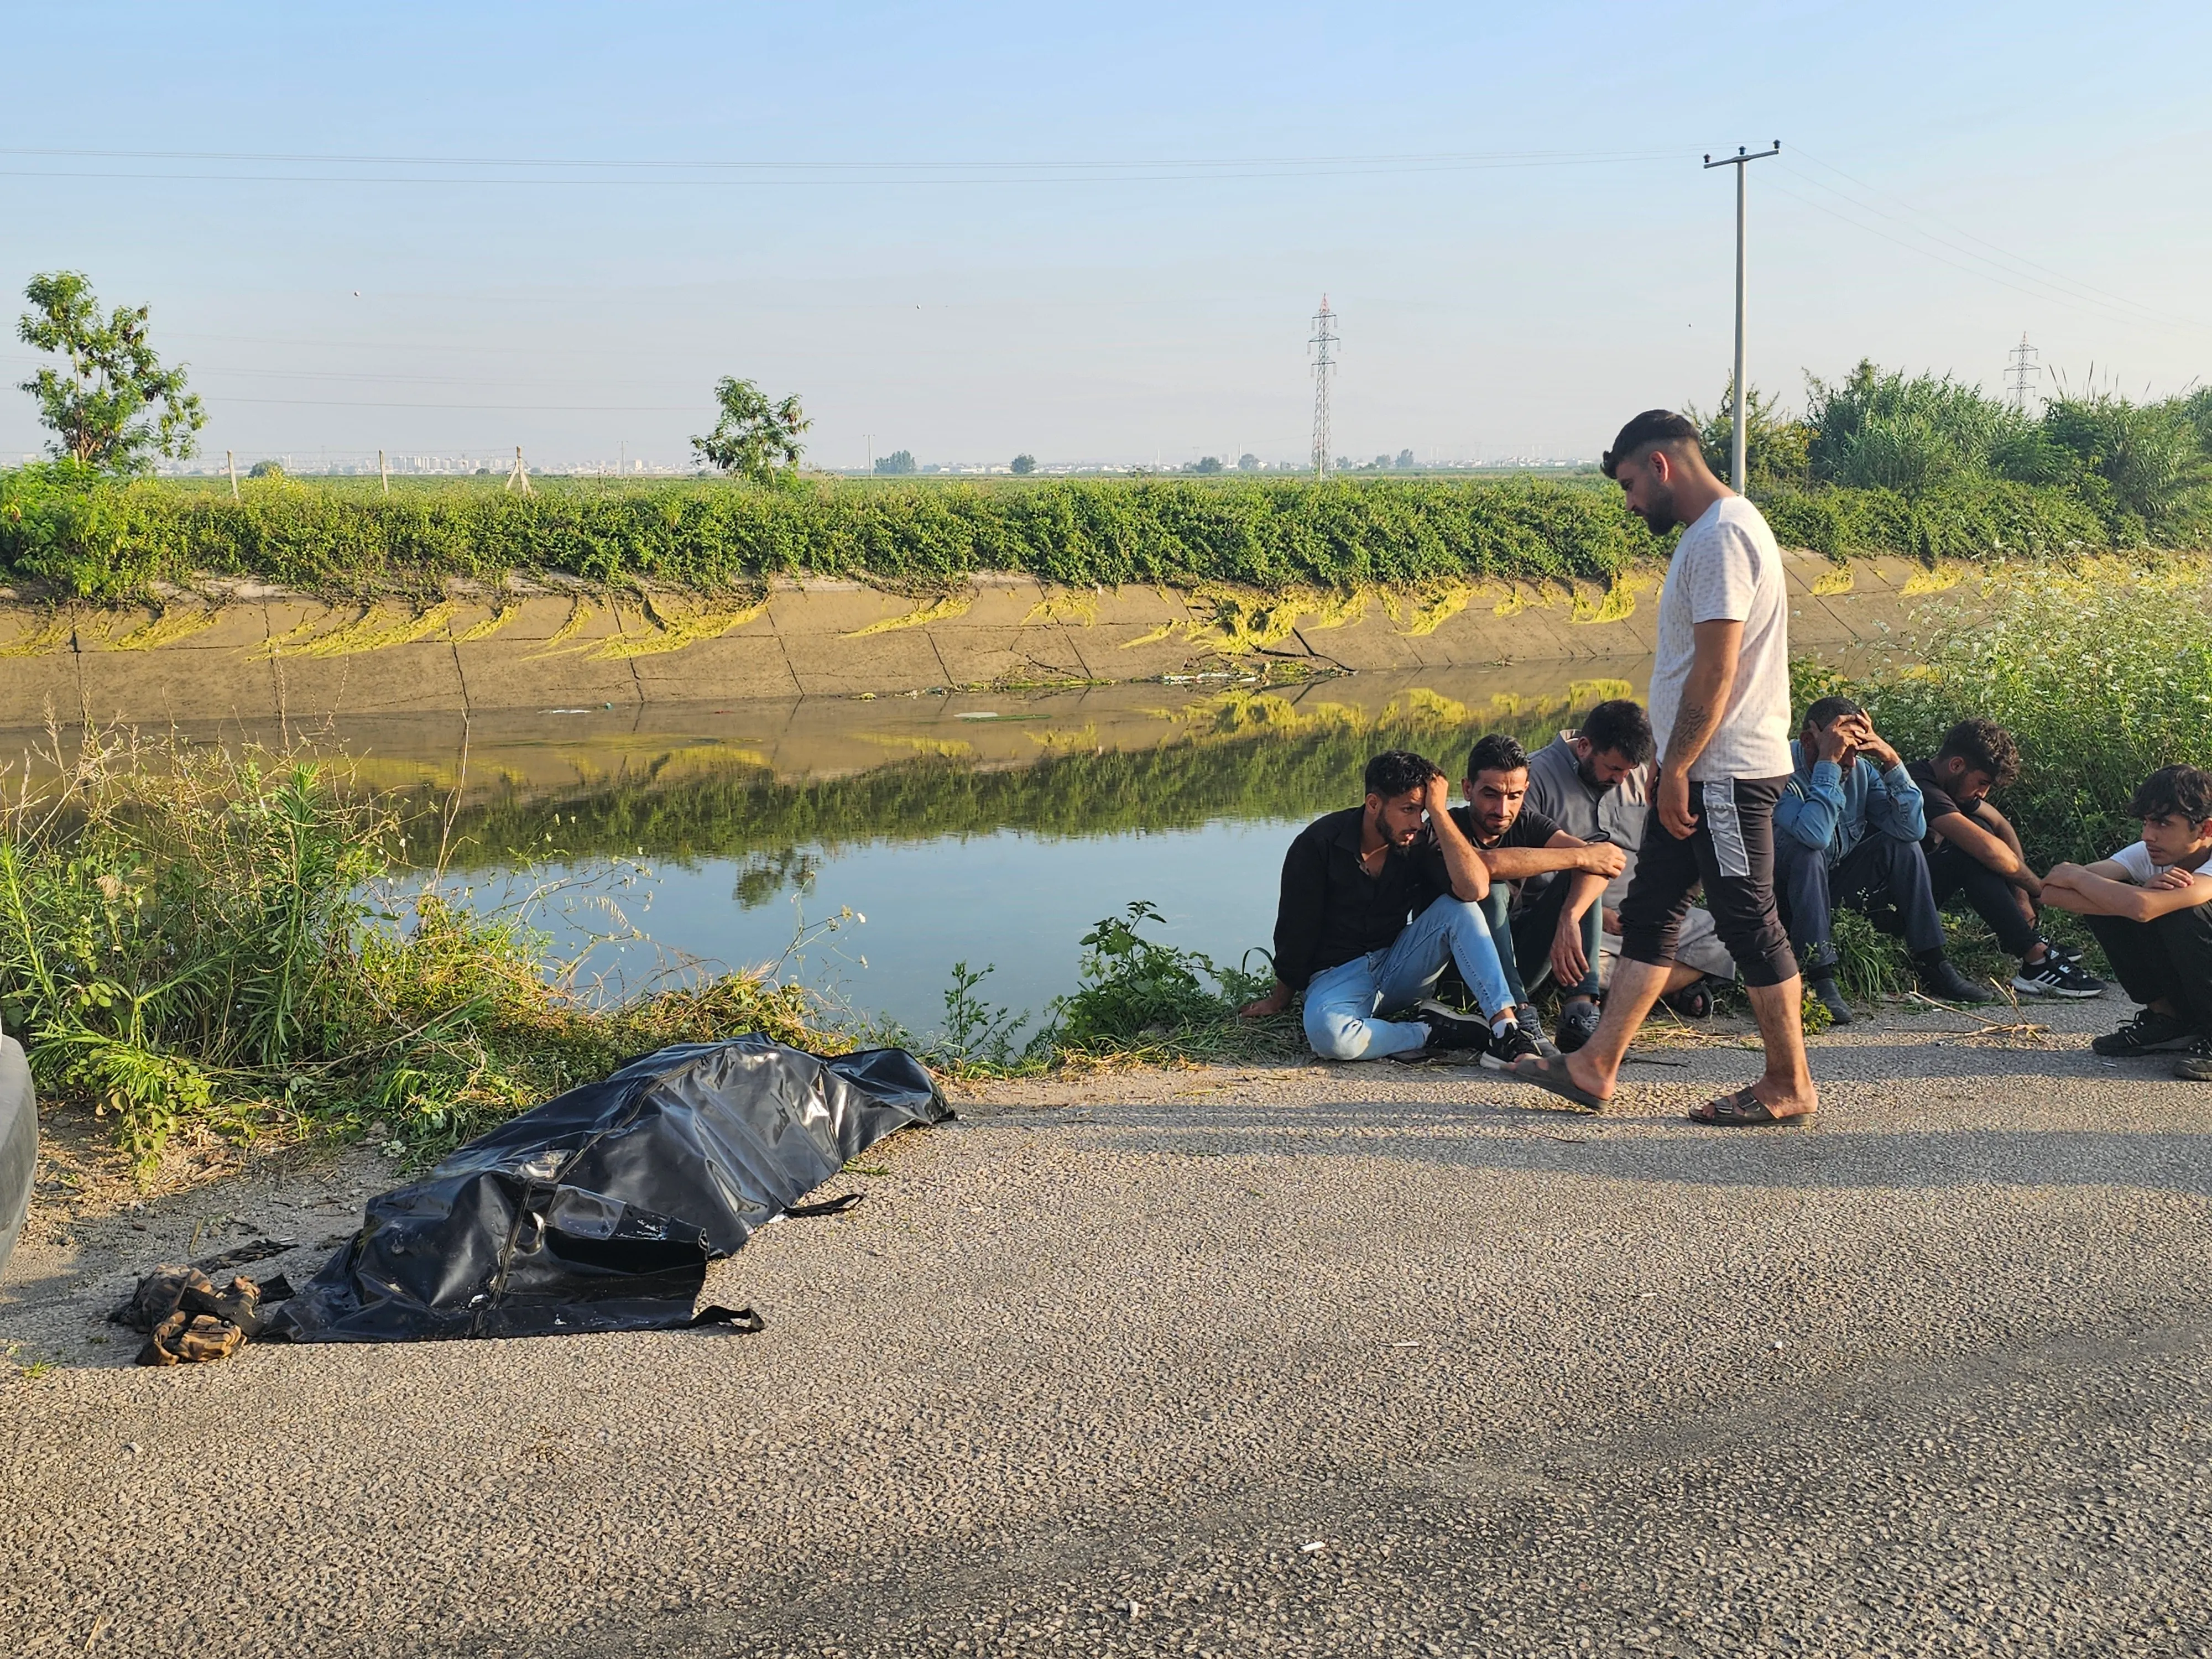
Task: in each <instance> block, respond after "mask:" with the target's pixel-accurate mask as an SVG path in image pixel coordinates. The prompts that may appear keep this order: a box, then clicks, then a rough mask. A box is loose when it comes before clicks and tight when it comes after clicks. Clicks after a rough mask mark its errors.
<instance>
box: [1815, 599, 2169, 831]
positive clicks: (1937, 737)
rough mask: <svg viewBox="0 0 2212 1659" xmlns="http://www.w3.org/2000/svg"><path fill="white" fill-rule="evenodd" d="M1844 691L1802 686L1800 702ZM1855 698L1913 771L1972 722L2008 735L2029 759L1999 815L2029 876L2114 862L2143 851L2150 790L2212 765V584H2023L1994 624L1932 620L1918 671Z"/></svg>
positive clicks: (1978, 614) (1989, 616) (1820, 674)
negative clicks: (2132, 846)
mask: <svg viewBox="0 0 2212 1659" xmlns="http://www.w3.org/2000/svg"><path fill="white" fill-rule="evenodd" d="M1831 684H1844V682H1842V681H1840V680H1839V679H1838V677H1836V676H1834V675H1832V674H1829V673H1826V672H1825V671H1817V670H1814V671H1810V672H1806V673H1801V676H1800V684H1799V690H1800V695H1801V697H1802V696H1810V695H1818V694H1819V692H1820V690H1821V689H1822V688H1823V687H1824V686H1826V685H1831ZM1850 689H1852V690H1855V691H1856V692H1857V695H1858V696H1861V697H1862V698H1863V700H1864V701H1865V702H1866V704H1867V706H1868V708H1869V710H1870V711H1871V712H1872V714H1874V716H1875V722H1876V724H1877V725H1878V726H1880V727H1881V731H1882V733H1883V735H1884V736H1886V737H1887V738H1889V740H1890V741H1891V742H1892V743H1893V744H1896V746H1897V747H1898V749H1899V751H1900V752H1902V753H1903V754H1905V756H1906V757H1908V758H1910V757H1917V756H1921V755H1932V754H1933V753H1934V752H1935V751H1936V746H1937V745H1938V744H1940V743H1941V741H1942V736H1943V733H1944V732H1945V731H1946V730H1947V729H1948V728H1949V726H1951V725H1952V723H1953V722H1954V721H1956V720H1960V719H1962V718H1964V717H1965V716H1966V715H1969V714H1980V715H1984V716H1987V717H1988V718H1989V719H1991V720H1996V722H1997V723H1998V724H1999V725H2001V726H2004V727H2005V728H2006V729H2007V730H2008V731H2009V732H2012V734H2013V735H2014V737H2015V738H2017V739H2018V741H2019V744H2020V749H2021V776H2020V781H2018V782H2017V783H2015V784H2014V785H2013V786H2012V787H2009V788H2008V789H2006V790H2004V791H2002V793H2000V794H1999V795H1998V796H1997V797H1996V805H1997V807H1998V808H1999V810H2001V811H2003V812H2004V813H2005V814H2006V815H2007V816H2008V817H2010V818H2011V819H2012V820H2013V822H2014V823H2015V824H2016V825H2017V826H2018V827H2019V829H2020V835H2021V843H2022V845H2023V847H2024V848H2026V850H2027V854H2028V857H2029V860H2030V861H2031V862H2032V863H2033V864H2034V865H2035V866H2036V867H2037V868H2039V869H2041V868H2044V867H2045V866H2049V865H2051V864H2052V863H2055V862H2057V861H2059V860H2075V861H2077V862H2079V861H2085V860H2093V859H2100V858H2103V857H2106V856H2107V855H2108V854H2111V853H2112V851H2113V850H2114V849H2115V848H2118V847H2121V846H2124V845H2125V844H2126V843H2127V842H2131V841H2134V840H2135V839H2136V837H2137V835H2138V833H2139V826H2138V825H2137V824H2136V821H2135V820H2134V819H2132V818H2130V817H2129V815H2128V810H2127V809H2128V801H2129V799H2130V796H2131V795H2132V794H2133V793H2134V792H2135V788H2136V785H2137V784H2138V783H2140V782H2141V781H2142V780H2143V778H2144V777H2146V776H2147V775H2149V774H2150V773H2151V772H2153V771H2154V770H2156V769H2158V768H2160V767H2161V766H2169V765H2172V764H2174V763H2178V762H2188V763H2191V764H2194V765H2199V766H2202V765H2206V764H2212V580H2208V579H2207V577H2206V575H2205V573H2204V571H2203V568H2201V567H2196V566H2189V565H2173V566H2170V567H2166V568H2153V569H2148V570H2145V569H2142V568H2136V567H2133V566H2127V565H2123V564H2121V563H2119V562H2117V561H2111V562H2101V563H2092V564H2090V565H2087V566H2086V567H2084V568H2081V569H2080V570H2078V571H2074V572H2059V571H2044V572H2039V573H2037V574H2035V575H2034V576H2033V578H2032V579H2029V578H2025V577H2023V578H2018V579H2015V580H2012V581H2010V582H2008V584H2007V585H2006V586H2004V588H2003V589H2002V591H2001V592H2000V593H1999V595H1998V596H1997V600H1996V605H1994V607H1993V608H1992V607H1987V606H1978V607H1977V610H1976V611H1975V612H1974V613H1973V614H1972V616H1971V617H1970V616H1969V615H1968V614H1966V612H1965V611H1963V610H1962V611H1960V613H1959V614H1957V615H1956V616H1955V617H1943V616H1942V615H1940V614H1939V615H1937V616H1936V617H1931V618H1930V619H1929V622H1928V623H1927V624H1926V626H1925V629H1924V633H1923V638H1922V639H1921V640H1919V641H1917V642H1916V643H1915V647H1914V652H1913V655H1912V657H1911V658H1910V659H1901V660H1900V661H1899V662H1898V663H1897V664H1896V665H1893V667H1891V668H1889V669H1887V670H1885V671H1881V672H1878V673H1876V674H1875V675H1873V676H1871V677H1869V678H1868V679H1867V680H1866V681H1865V682H1863V683H1862V684H1858V685H1857V686H1854V687H1851V688H1850Z"/></svg>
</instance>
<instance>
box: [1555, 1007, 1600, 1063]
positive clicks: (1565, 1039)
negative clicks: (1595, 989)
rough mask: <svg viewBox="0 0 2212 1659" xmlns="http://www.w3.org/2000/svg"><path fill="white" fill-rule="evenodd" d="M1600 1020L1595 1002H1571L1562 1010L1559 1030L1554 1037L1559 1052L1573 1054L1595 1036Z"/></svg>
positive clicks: (1560, 1011)
mask: <svg viewBox="0 0 2212 1659" xmlns="http://www.w3.org/2000/svg"><path fill="white" fill-rule="evenodd" d="M1599 1018H1600V1016H1599V1013H1598V1006H1597V1004H1595V1002H1571V1003H1569V1004H1568V1005H1567V1006H1565V1007H1564V1008H1562V1009H1560V1010H1559V1030H1557V1031H1556V1032H1555V1033H1554V1034H1553V1041H1554V1042H1557V1043H1558V1044H1559V1052H1560V1053H1561V1054H1572V1053H1574V1051H1575V1050H1576V1049H1577V1048H1581V1047H1582V1046H1583V1044H1584V1043H1585V1042H1589V1040H1590V1039H1591V1038H1592V1037H1594V1036H1596V1035H1597V1023H1598V1019H1599Z"/></svg>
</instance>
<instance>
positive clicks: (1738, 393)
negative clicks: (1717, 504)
mask: <svg viewBox="0 0 2212 1659" xmlns="http://www.w3.org/2000/svg"><path fill="white" fill-rule="evenodd" d="M1781 154H1782V141H1781V140H1780V139H1779V138H1777V139H1776V140H1775V141H1774V147H1773V148H1772V149H1762V150H1757V151H1747V150H1745V149H1744V147H1743V146H1742V145H1741V144H1738V145H1737V146H1736V147H1735V155H1723V156H1722V157H1721V159H1720V160H1719V161H1715V160H1713V158H1712V157H1711V156H1710V155H1708V156H1707V157H1705V171H1706V172H1708V173H1711V171H1712V170H1713V169H1714V168H1715V167H1734V168H1735V380H1732V381H1730V382H1729V488H1730V489H1733V490H1735V492H1736V494H1738V495H1741V494H1742V493H1743V477H1744V466H1743V448H1744V440H1745V437H1746V436H1747V434H1748V431H1749V428H1750V425H1751V423H1750V422H1749V421H1747V420H1746V419H1745V418H1744V411H1745V410H1746V409H1747V407H1748V406H1749V404H1750V393H1749V392H1747V390H1746V389H1745V388H1746V386H1747V382H1746V380H1744V378H1743V289H1744V281H1743V275H1744V253H1743V238H1744V227H1745V218H1746V210H1745V205H1744V191H1743V170H1744V168H1746V167H1748V166H1749V165H1750V164H1751V163H1752V162H1753V161H1765V159H1766V158H1767V157H1768V156H1770V155H1781Z"/></svg>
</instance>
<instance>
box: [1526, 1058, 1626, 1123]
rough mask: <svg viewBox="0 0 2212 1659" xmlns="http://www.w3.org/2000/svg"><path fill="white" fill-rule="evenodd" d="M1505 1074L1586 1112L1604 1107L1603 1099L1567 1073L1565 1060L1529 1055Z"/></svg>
mask: <svg viewBox="0 0 2212 1659" xmlns="http://www.w3.org/2000/svg"><path fill="white" fill-rule="evenodd" d="M1506 1075H1507V1076H1508V1077H1510V1078H1514V1079H1518V1080H1519V1081H1520V1082H1522V1083H1533V1084H1534V1085H1536V1086H1537V1087H1538V1088H1539V1089H1546V1090H1549V1091H1551V1092H1552V1093H1553V1094H1555V1095H1557V1096H1559V1098H1560V1099H1562V1100H1565V1101H1571V1102H1572V1103H1574V1104H1575V1105H1577V1106H1579V1107H1581V1108H1582V1109H1583V1110H1584V1111H1586V1112H1601V1111H1603V1110H1604V1109H1605V1102H1604V1101H1603V1100H1601V1099H1600V1098H1599V1097H1597V1096H1595V1095H1594V1094H1592V1093H1591V1092H1590V1091H1589V1090H1587V1089H1585V1088H1583V1086H1582V1085H1580V1084H1578V1083H1577V1082H1576V1081H1575V1080H1574V1079H1572V1078H1571V1077H1569V1076H1568V1075H1567V1062H1566V1061H1565V1060H1546V1059H1544V1058H1543V1057H1542V1056H1541V1055H1534V1056H1531V1057H1530V1058H1528V1059H1527V1060H1522V1061H1521V1063H1520V1064H1519V1065H1517V1066H1515V1067H1514V1068H1513V1069H1512V1070H1511V1071H1510V1072H1508V1073H1506Z"/></svg>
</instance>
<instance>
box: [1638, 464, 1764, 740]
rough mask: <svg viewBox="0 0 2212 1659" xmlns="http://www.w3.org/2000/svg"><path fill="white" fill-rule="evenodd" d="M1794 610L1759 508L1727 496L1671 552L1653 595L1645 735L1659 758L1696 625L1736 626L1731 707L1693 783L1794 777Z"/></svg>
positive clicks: (1686, 668) (1678, 702)
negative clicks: (1655, 631)
mask: <svg viewBox="0 0 2212 1659" xmlns="http://www.w3.org/2000/svg"><path fill="white" fill-rule="evenodd" d="M1789 617H1790V605H1789V599H1788V596H1787V594H1785V593H1784V591H1783V584H1782V550H1781V549H1779V548H1778V547H1777V546H1776V545H1775V544H1774V532H1772V531H1771V530H1769V529H1768V528H1767V527H1766V520H1765V519H1764V518H1762V517H1760V516H1759V509H1758V508H1757V507H1753V505H1752V504H1751V503H1750V502H1749V501H1746V500H1744V499H1743V497H1742V496H1741V495H1723V497H1722V498H1721V499H1720V500H1719V501H1716V502H1714V503H1713V504H1712V506H1711V507H1707V508H1706V509H1705V512H1704V513H1701V514H1699V519H1698V521H1697V522H1696V523H1695V524H1693V525H1692V526H1690V527H1689V528H1688V529H1687V530H1685V531H1684V532H1682V539H1681V540H1680V542H1678V543H1677V544H1675V547H1674V562H1673V563H1671V564H1669V565H1668V567H1667V582H1666V586H1664V587H1662V589H1661V590H1660V593H1659V659H1658V661H1657V663H1656V665H1654V666H1653V668H1652V671H1651V733H1652V736H1653V737H1654V738H1656V739H1657V740H1658V744H1659V754H1660V757H1662V759H1663V758H1664V757H1665V756H1666V753H1667V744H1668V741H1669V739H1671V738H1672V737H1673V736H1674V716H1675V714H1676V712H1677V711H1678V710H1679V709H1680V707H1681V702H1682V687H1683V685H1684V684H1685V683H1686V681H1687V680H1688V679H1689V678H1690V664H1691V662H1692V659H1694V658H1695V656H1696V653H1697V636H1696V635H1694V634H1692V632H1691V629H1692V628H1693V627H1695V625H1696V624H1698V623H1706V622H1740V623H1742V624H1743V646H1742V649H1741V652H1740V653H1738V655H1737V657H1736V665H1735V685H1734V686H1733V687H1732V688H1730V690H1729V701H1728V708H1727V709H1726V710H1725V711H1724V712H1723V714H1722V715H1721V723H1720V726H1719V727H1718V728H1717V730H1716V731H1715V732H1713V734H1712V738H1711V741H1710V742H1708V743H1707V744H1705V752H1704V753H1703V754H1701V755H1699V757H1698V760H1697V763H1696V764H1695V765H1694V766H1692V767H1691V769H1690V778H1691V781H1692V782H1696V783H1704V782H1707V781H1717V780H1721V779H1732V778H1784V777H1787V776H1789V775H1790V633H1789Z"/></svg>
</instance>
